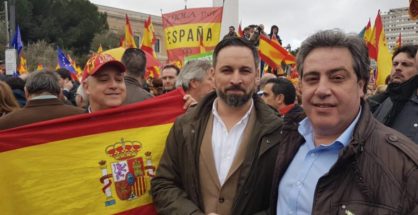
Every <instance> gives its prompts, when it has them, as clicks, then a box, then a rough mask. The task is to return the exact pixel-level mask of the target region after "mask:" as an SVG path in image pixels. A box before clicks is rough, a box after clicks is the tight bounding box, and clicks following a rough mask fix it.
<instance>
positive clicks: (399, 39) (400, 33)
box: [395, 32, 402, 49]
mask: <svg viewBox="0 0 418 215" xmlns="http://www.w3.org/2000/svg"><path fill="white" fill-rule="evenodd" d="M401 46H402V32H399V36H398V39H397V40H396V46H395V48H397V49H398V48H400V47H401Z"/></svg>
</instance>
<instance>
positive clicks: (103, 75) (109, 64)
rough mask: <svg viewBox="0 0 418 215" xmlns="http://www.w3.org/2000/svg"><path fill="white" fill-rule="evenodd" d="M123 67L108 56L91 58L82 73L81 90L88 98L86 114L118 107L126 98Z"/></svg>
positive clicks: (102, 55)
mask: <svg viewBox="0 0 418 215" xmlns="http://www.w3.org/2000/svg"><path fill="white" fill-rule="evenodd" d="M124 72H125V66H124V65H123V64H122V63H121V62H119V61H117V60H115V59H114V58H113V57H112V56H110V55H108V54H97V55H94V56H92V57H91V58H90V59H89V60H88V61H87V63H86V66H85V68H84V72H83V88H84V91H85V93H86V95H87V96H88V98H89V107H88V112H89V113H92V112H96V111H99V110H105V109H109V108H114V107H118V106H120V105H121V104H122V103H123V101H124V100H125V98H126V85H125V81H124V75H123V74H124Z"/></svg>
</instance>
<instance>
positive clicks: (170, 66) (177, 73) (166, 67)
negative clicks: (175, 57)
mask: <svg viewBox="0 0 418 215" xmlns="http://www.w3.org/2000/svg"><path fill="white" fill-rule="evenodd" d="M165 69H174V70H176V75H179V73H180V69H179V68H178V67H177V66H176V65H174V64H167V65H165V66H164V67H163V69H162V70H161V72H163V70H165Z"/></svg>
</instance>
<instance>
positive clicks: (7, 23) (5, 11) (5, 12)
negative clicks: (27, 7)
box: [4, 1, 10, 48]
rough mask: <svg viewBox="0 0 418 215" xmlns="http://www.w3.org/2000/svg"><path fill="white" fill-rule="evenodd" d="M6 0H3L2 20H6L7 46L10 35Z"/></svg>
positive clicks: (7, 45)
mask: <svg viewBox="0 0 418 215" xmlns="http://www.w3.org/2000/svg"><path fill="white" fill-rule="evenodd" d="M7 8H8V7H7V1H4V20H6V22H5V23H6V47H7V48H9V44H10V37H9V12H8V10H7Z"/></svg>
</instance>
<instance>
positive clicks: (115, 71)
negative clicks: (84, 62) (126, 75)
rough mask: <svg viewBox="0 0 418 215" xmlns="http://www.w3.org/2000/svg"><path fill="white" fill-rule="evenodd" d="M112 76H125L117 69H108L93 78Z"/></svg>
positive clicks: (98, 72)
mask: <svg viewBox="0 0 418 215" xmlns="http://www.w3.org/2000/svg"><path fill="white" fill-rule="evenodd" d="M111 74H115V75H116V76H123V72H120V71H118V70H117V69H115V68H112V67H107V68H103V69H101V70H99V71H97V72H96V73H95V74H94V75H93V77H102V76H110V75H111Z"/></svg>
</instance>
